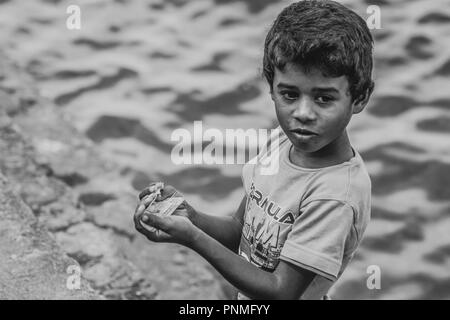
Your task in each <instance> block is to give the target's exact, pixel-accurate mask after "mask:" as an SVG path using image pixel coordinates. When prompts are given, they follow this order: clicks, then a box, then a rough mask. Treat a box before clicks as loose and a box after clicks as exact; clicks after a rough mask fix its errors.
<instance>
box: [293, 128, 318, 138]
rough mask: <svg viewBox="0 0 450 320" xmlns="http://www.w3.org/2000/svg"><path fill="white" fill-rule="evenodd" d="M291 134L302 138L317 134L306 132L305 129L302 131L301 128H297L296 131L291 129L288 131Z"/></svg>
mask: <svg viewBox="0 0 450 320" xmlns="http://www.w3.org/2000/svg"><path fill="white" fill-rule="evenodd" d="M290 131H291V132H292V133H295V134H296V135H300V136H303V137H309V136H316V135H317V133H315V132H312V131H309V130H306V129H302V128H298V129H293V130H290Z"/></svg>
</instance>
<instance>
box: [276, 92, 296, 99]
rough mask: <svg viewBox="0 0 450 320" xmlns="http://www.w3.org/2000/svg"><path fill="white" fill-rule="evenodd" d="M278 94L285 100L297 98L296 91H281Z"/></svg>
mask: <svg viewBox="0 0 450 320" xmlns="http://www.w3.org/2000/svg"><path fill="white" fill-rule="evenodd" d="M280 94H281V96H282V97H283V98H285V99H286V100H295V99H297V98H298V93H297V92H295V91H281V92H280Z"/></svg>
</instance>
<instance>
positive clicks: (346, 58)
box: [263, 0, 374, 101]
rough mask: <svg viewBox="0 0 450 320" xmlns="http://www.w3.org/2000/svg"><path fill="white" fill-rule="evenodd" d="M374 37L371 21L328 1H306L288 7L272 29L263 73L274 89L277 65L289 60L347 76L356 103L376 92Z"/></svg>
mask: <svg viewBox="0 0 450 320" xmlns="http://www.w3.org/2000/svg"><path fill="white" fill-rule="evenodd" d="M372 49H373V38H372V35H371V34H370V31H369V28H368V27H367V24H366V22H365V21H364V20H363V19H362V18H361V17H360V16H358V15H357V14H356V13H355V12H353V11H352V10H350V9H348V8H346V7H344V6H343V5H341V4H339V3H337V2H334V1H329V0H304V1H299V2H296V3H293V4H291V5H290V6H288V7H286V8H285V9H284V10H283V11H282V12H281V13H280V14H279V15H278V17H277V18H276V20H275V21H274V23H273V26H272V27H271V29H270V30H269V32H268V34H267V37H266V41H265V45H264V58H263V76H264V77H265V78H266V80H267V82H268V83H269V85H270V91H271V92H272V89H273V88H272V85H273V79H274V74H275V68H277V69H279V70H281V71H282V70H283V69H284V67H285V65H286V63H288V62H291V63H294V64H296V65H299V66H301V67H302V68H303V69H304V70H305V72H308V71H309V70H310V69H311V68H318V69H319V70H320V71H321V72H322V73H323V75H324V76H328V77H339V76H343V75H345V76H346V77H347V80H348V82H349V91H350V94H351V97H352V101H355V100H359V99H361V98H362V97H363V96H365V94H369V96H370V94H371V93H372V91H373V87H374V82H373V81H372V66H373V61H372Z"/></svg>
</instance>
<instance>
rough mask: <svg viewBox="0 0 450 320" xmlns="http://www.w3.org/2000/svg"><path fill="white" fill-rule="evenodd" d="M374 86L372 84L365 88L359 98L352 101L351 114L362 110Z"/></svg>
mask: <svg viewBox="0 0 450 320" xmlns="http://www.w3.org/2000/svg"><path fill="white" fill-rule="evenodd" d="M373 88H374V86H373V85H372V86H371V87H370V88H368V89H367V90H366V92H365V93H364V94H363V95H361V96H360V97H359V98H357V99H355V101H353V114H357V113H360V112H361V111H363V110H364V108H365V107H366V105H367V103H368V102H369V99H370V96H371V95H372V92H373Z"/></svg>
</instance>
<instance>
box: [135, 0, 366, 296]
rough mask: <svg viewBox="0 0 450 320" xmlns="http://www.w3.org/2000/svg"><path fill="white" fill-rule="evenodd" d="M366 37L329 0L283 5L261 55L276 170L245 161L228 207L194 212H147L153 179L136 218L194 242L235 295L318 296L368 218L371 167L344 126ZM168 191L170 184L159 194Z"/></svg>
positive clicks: (360, 74) (164, 235)
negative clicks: (236, 198)
mask: <svg viewBox="0 0 450 320" xmlns="http://www.w3.org/2000/svg"><path fill="white" fill-rule="evenodd" d="M372 43H373V40H372V37H371V34H370V32H369V30H368V28H367V26H366V24H365V21H364V20H363V19H362V18H361V17H359V16H358V15H357V14H355V13H354V12H353V11H351V10H349V9H347V8H345V7H344V6H342V5H340V4H338V3H336V2H333V1H313V0H311V1H300V2H297V3H294V4H292V5H290V6H288V7H287V8H285V9H284V10H283V11H282V12H281V13H280V14H279V16H278V17H277V19H276V20H275V22H274V24H273V26H272V28H271V30H270V31H269V33H268V35H267V38H266V41H265V47H264V61H263V67H264V68H263V74H264V76H265V78H266V80H267V81H268V84H269V86H270V94H271V98H272V100H273V102H274V104H275V110H276V114H277V118H278V121H279V124H280V127H279V128H280V129H281V130H279V135H278V137H276V136H275V137H272V141H271V143H278V145H279V153H278V154H276V155H275V156H276V157H279V159H278V160H279V167H278V172H276V173H275V174H274V175H262V174H261V173H260V169H261V168H260V166H261V164H260V163H256V164H250V163H247V164H246V165H245V166H244V168H243V172H242V179H243V184H244V188H245V191H246V194H245V196H244V197H243V199H242V202H241V204H240V206H239V208H238V210H237V212H236V213H235V214H234V216H232V217H215V216H211V215H206V214H203V213H199V212H197V211H196V210H195V209H193V208H192V207H191V206H190V205H189V204H187V203H186V202H184V203H183V204H182V205H181V206H180V207H179V209H178V210H177V211H176V214H175V215H172V216H170V217H166V218H161V217H158V216H156V215H153V214H143V212H144V209H145V208H146V207H147V206H148V204H149V203H150V202H151V201H153V200H154V199H155V197H156V195H155V193H154V192H155V191H156V190H155V187H154V186H150V187H149V188H147V189H146V190H143V191H142V192H141V194H140V199H141V202H140V204H139V205H138V207H137V208H136V212H135V217H134V220H135V226H136V229H137V230H138V231H139V232H141V233H143V234H144V235H145V236H146V237H147V238H148V239H149V240H151V241H157V242H158V241H168V242H176V243H179V244H182V245H185V246H187V247H189V248H191V249H193V250H195V251H196V252H197V253H199V254H200V255H202V256H203V257H204V258H205V259H206V260H208V261H209V262H210V263H211V264H212V265H213V266H214V267H215V268H216V269H217V270H218V271H219V272H220V273H221V274H222V275H223V276H224V277H225V279H227V280H228V281H229V282H230V283H231V284H233V285H234V286H235V287H236V288H237V289H238V290H239V293H238V298H242V299H244V298H252V299H323V298H324V297H326V294H327V292H328V290H329V289H330V287H331V286H332V285H333V283H334V282H335V281H336V280H337V279H338V278H339V277H340V275H341V274H342V272H343V271H344V269H345V267H346V266H347V264H348V263H349V262H350V260H351V258H352V257H353V255H354V253H355V251H356V248H357V247H358V245H359V243H360V241H361V238H362V235H363V233H364V230H365V228H366V226H367V223H368V221H369V218H370V201H371V195H370V190H371V182H370V178H369V175H368V173H367V171H366V169H365V166H364V164H363V161H362V159H361V157H360V155H359V153H358V152H357V151H356V150H354V149H353V148H352V146H351V144H350V142H349V138H348V136H347V132H346V127H347V125H348V123H349V121H350V118H351V117H352V115H353V114H356V113H359V112H361V111H362V110H363V109H364V107H365V105H366V104H367V102H368V100H369V97H370V95H371V93H372V91H373V87H374V83H373V81H372V79H371V72H372ZM269 156H274V155H269V154H260V155H259V157H260V158H262V157H269ZM175 192H177V191H176V190H175V189H174V188H172V187H166V188H164V190H163V194H162V196H159V197H158V198H157V199H156V200H157V201H159V200H161V199H163V198H167V197H168V196H170V195H172V194H173V193H175ZM143 224H147V225H149V226H153V227H156V228H157V229H159V230H161V232H148V231H147V230H146V229H145V228H144V227H143Z"/></svg>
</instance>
